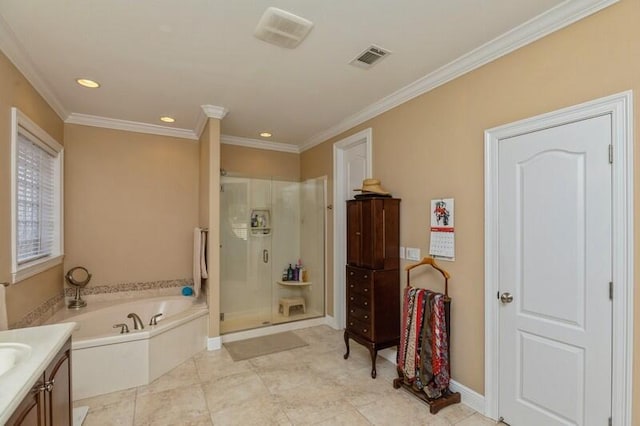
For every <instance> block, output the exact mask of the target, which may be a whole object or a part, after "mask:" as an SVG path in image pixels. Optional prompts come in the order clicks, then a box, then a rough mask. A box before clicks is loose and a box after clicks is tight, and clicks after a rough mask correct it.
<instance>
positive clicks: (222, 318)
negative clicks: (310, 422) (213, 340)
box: [220, 312, 224, 321]
mask: <svg viewBox="0 0 640 426" xmlns="http://www.w3.org/2000/svg"><path fill="white" fill-rule="evenodd" d="M220 321H224V312H220Z"/></svg>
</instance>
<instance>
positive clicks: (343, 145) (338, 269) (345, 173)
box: [333, 129, 372, 328]
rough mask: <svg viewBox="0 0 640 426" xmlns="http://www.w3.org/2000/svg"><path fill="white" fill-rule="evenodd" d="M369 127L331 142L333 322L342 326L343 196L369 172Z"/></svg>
mask: <svg viewBox="0 0 640 426" xmlns="http://www.w3.org/2000/svg"><path fill="white" fill-rule="evenodd" d="M371 146H372V131H371V129H365V130H363V131H361V132H358V133H356V134H354V135H351V136H349V137H347V138H345V139H343V140H341V141H339V142H336V144H335V145H334V146H333V158H334V164H333V166H334V192H333V199H334V206H333V207H334V208H333V292H334V297H333V299H334V304H333V311H334V312H333V314H334V318H335V326H336V327H337V328H344V327H345V322H346V320H345V315H344V309H345V297H346V295H345V294H346V292H345V284H344V275H345V269H344V267H345V264H346V262H347V260H346V258H347V256H346V252H345V248H346V245H347V244H346V238H347V226H346V216H347V213H346V203H345V201H346V200H349V199H351V198H353V196H354V195H355V194H356V192H354V191H353V190H354V189H355V188H361V187H362V181H363V180H364V179H366V178H368V177H371V174H372V165H371V163H372V161H371Z"/></svg>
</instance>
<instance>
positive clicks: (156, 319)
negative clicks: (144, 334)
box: [149, 313, 162, 325]
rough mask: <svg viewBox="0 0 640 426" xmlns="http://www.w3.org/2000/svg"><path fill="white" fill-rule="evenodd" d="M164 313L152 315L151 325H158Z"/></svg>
mask: <svg viewBox="0 0 640 426" xmlns="http://www.w3.org/2000/svg"><path fill="white" fill-rule="evenodd" d="M161 316H162V313H160V314H155V315H154V316H152V317H151V320H149V325H158V317H161Z"/></svg>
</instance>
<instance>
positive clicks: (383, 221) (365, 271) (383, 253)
mask: <svg viewBox="0 0 640 426" xmlns="http://www.w3.org/2000/svg"><path fill="white" fill-rule="evenodd" d="M399 219H400V200H399V199H397V198H388V197H386V198H385V197H372V198H363V199H356V200H349V201H347V267H346V280H345V282H346V287H347V291H346V293H347V294H346V296H347V300H346V301H347V303H346V309H347V323H346V328H345V331H344V342H345V345H346V349H347V351H346V353H345V355H344V358H345V359H347V358H348V357H349V339H353V340H355V341H356V342H358V343H360V344H361V345H364V346H365V347H367V348H368V349H369V353H370V355H371V377H372V378H375V377H376V374H377V373H376V358H377V356H378V351H379V350H380V349H384V348H388V347H391V346H397V345H398V343H399V342H400V269H399V267H400V259H399V257H400V256H399V254H400V253H399V252H400V220H399Z"/></svg>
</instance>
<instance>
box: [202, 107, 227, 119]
mask: <svg viewBox="0 0 640 426" xmlns="http://www.w3.org/2000/svg"><path fill="white" fill-rule="evenodd" d="M200 107H201V108H202V111H203V112H204V113H205V115H206V116H207V117H209V118H217V119H218V120H222V119H223V118H224V117H225V116H226V115H227V114H228V113H229V110H228V109H227V108H225V107H221V106H216V105H200Z"/></svg>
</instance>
